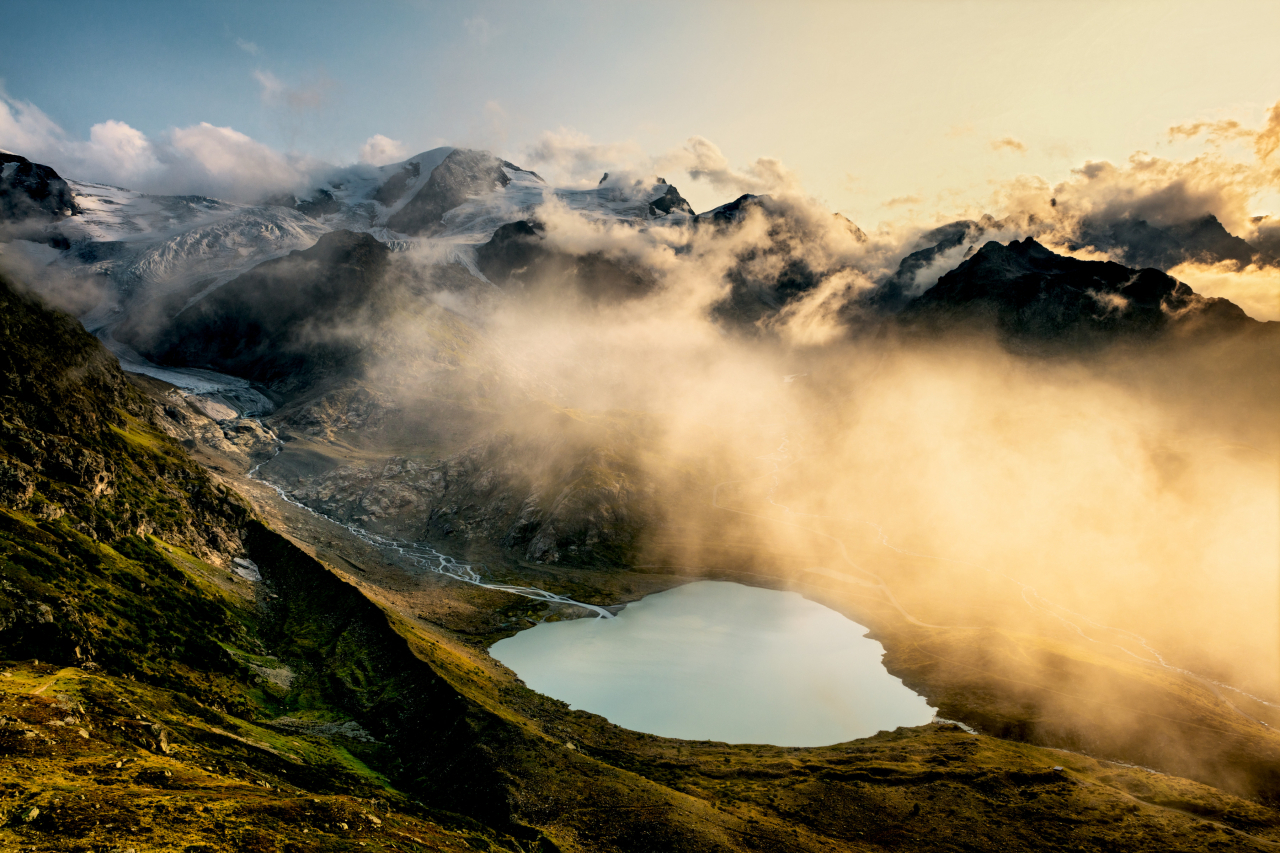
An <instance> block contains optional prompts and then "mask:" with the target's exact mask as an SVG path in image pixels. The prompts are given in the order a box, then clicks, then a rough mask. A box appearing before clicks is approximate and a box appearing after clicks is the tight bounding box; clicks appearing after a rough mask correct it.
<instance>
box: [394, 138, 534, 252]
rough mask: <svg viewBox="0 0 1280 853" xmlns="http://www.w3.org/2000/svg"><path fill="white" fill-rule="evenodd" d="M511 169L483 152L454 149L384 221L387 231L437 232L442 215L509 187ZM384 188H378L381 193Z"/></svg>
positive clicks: (510, 166) (405, 232)
mask: <svg viewBox="0 0 1280 853" xmlns="http://www.w3.org/2000/svg"><path fill="white" fill-rule="evenodd" d="M508 168H510V169H515V168H516V167H515V166H512V165H511V164H510V163H507V162H506V161H505V160H499V159H498V158H497V157H494V156H493V155H492V154H490V153H489V152H487V151H470V150H468V149H465V148H457V149H454V150H453V151H450V152H449V155H448V156H447V157H445V158H444V160H442V161H441V162H440V165H438V166H436V167H435V168H434V169H432V170H431V175H430V177H428V178H427V182H426V184H424V185H423V187H422V189H420V190H418V192H417V193H416V194H414V196H413V197H412V198H411V199H410V200H409V201H408V203H407V204H405V205H404V207H401V208H400V209H399V210H398V211H396V212H395V213H394V214H392V215H391V216H390V217H388V218H387V227H388V228H390V229H392V230H394V231H400V232H402V233H404V234H409V235H411V236H417V235H420V234H431V233H435V232H436V231H439V230H440V229H441V222H442V221H443V220H444V215H445V214H446V213H448V212H449V211H450V210H453V209H454V208H455V207H458V206H459V205H461V204H462V203H463V202H465V201H466V200H467V199H469V198H471V197H472V196H477V195H484V194H486V193H489V192H492V191H493V190H494V189H495V188H499V187H505V186H506V185H507V184H509V183H511V179H510V178H509V177H508V176H507V172H506V169H508ZM385 190H386V184H384V185H383V186H382V187H380V188H379V192H385Z"/></svg>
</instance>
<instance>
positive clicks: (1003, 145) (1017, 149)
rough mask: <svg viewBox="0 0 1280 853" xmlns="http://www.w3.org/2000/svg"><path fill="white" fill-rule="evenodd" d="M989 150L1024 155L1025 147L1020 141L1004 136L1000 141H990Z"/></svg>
mask: <svg viewBox="0 0 1280 853" xmlns="http://www.w3.org/2000/svg"><path fill="white" fill-rule="evenodd" d="M991 149H992V150H993V151H1013V152H1014V153H1016V154H1026V153H1027V146H1026V144H1025V143H1023V142H1021V141H1020V140H1017V139H1014V138H1013V137H1012V136H1005V137H1002V138H1000V139H993V140H991Z"/></svg>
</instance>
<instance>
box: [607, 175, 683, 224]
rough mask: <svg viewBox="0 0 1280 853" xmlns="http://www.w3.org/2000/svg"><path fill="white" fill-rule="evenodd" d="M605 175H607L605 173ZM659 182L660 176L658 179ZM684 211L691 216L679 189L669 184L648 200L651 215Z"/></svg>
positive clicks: (656, 215) (664, 214)
mask: <svg viewBox="0 0 1280 853" xmlns="http://www.w3.org/2000/svg"><path fill="white" fill-rule="evenodd" d="M605 177H608V174H607V173H606V175H605ZM658 180H659V181H660V182H661V181H662V179H661V178H659V179H658ZM677 210H678V211H684V212H685V213H687V214H689V215H690V216H693V215H694V213H693V207H692V206H691V205H690V204H689V202H687V201H685V198H684V196H682V195H680V191H679V190H677V189H676V188H675V187H674V186H671V185H670V184H668V185H667V191H666V192H665V193H663V194H662V195H660V196H658V197H657V198H655V199H654V200H653V201H651V202H649V215H650V216H653V217H658V216H666V215H667V214H669V213H671V212H673V211H677Z"/></svg>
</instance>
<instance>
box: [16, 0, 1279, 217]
mask: <svg viewBox="0 0 1280 853" xmlns="http://www.w3.org/2000/svg"><path fill="white" fill-rule="evenodd" d="M4 21H5V25H4V27H3V28H2V30H0V81H2V85H3V98H4V101H3V104H4V107H5V109H7V111H8V113H7V114H8V116H9V119H10V121H9V124H8V126H6V123H5V114H4V113H2V112H0V147H3V148H7V149H9V150H14V151H16V152H17V153H26V152H25V151H24V150H22V149H23V146H24V145H25V146H26V147H28V148H34V149H37V150H36V151H35V153H42V152H45V153H46V154H47V157H46V159H49V160H56V159H59V158H61V159H62V160H63V161H64V162H62V163H59V162H51V163H50V165H53V166H54V167H55V168H59V169H60V170H63V169H67V170H71V169H73V168H77V167H78V168H79V169H80V170H81V171H89V172H93V171H98V172H103V173H105V172H109V171H110V167H109V166H107V165H104V164H103V155H102V154H101V151H102V150H110V151H112V152H122V151H123V152H129V151H133V152H136V151H137V150H138V148H139V146H143V145H146V144H155V145H174V146H176V147H178V148H183V146H185V149H184V150H186V149H190V150H202V151H203V150H207V149H208V146H209V145H212V144H213V142H211V141H210V139H211V138H212V137H213V136H215V135H216V134H214V130H213V129H228V128H229V129H231V130H232V131H234V132H235V136H234V137H232V136H231V135H230V134H229V132H226V131H221V132H222V136H221V137H218V140H214V141H218V143H219V144H223V143H225V142H226V140H227V139H234V140H237V141H242V140H241V135H243V136H244V137H248V138H249V139H250V140H252V141H253V142H254V143H256V144H260V145H261V146H265V149H269V150H270V152H275V154H278V155H281V156H284V157H286V158H287V159H288V160H289V162H291V163H294V164H295V165H296V164H300V163H301V164H305V163H307V162H313V161H324V162H328V163H335V164H345V163H352V162H356V161H357V160H359V159H360V157H361V154H362V151H364V155H365V157H366V159H374V160H382V161H388V160H389V159H399V158H400V157H403V156H406V155H412V154H415V153H417V152H420V151H423V150H426V149H429V148H432V147H436V146H439V145H457V146H467V147H481V148H487V149H490V150H493V151H494V152H495V153H498V154H500V155H502V156H504V157H506V158H507V159H510V160H512V161H513V162H516V163H518V164H520V165H527V166H529V167H530V168H536V169H539V171H540V172H545V173H549V174H548V176H549V177H551V178H553V179H561V180H565V181H568V180H577V181H585V180H587V177H586V174H587V172H588V171H591V173H592V176H593V179H592V183H594V177H598V175H597V173H596V172H595V171H594V170H596V169H600V170H603V169H606V168H608V167H609V164H610V163H613V162H616V163H617V164H618V165H619V167H621V166H624V165H628V162H630V163H632V164H634V163H636V162H641V161H644V159H645V158H646V157H648V158H656V161H657V162H659V163H662V162H672V161H670V160H663V159H662V155H663V154H664V153H665V152H670V151H673V150H678V149H680V148H681V147H682V146H687V145H688V140H690V139H691V138H702V139H705V140H708V141H710V142H711V143H712V144H713V145H714V146H716V147H717V148H718V149H719V151H720V152H723V155H724V158H725V159H726V160H727V161H728V162H729V163H730V164H733V165H734V166H735V167H737V168H740V169H743V170H746V171H748V172H750V171H751V170H752V169H753V168H755V167H756V164H757V161H759V160H760V159H761V158H765V161H766V163H773V162H774V161H777V163H780V164H781V165H782V166H783V167H785V169H786V170H789V172H791V173H794V175H795V176H796V177H797V178H798V180H799V182H800V183H801V184H802V185H803V186H804V188H805V190H806V191H807V192H808V193H810V194H811V195H813V196H814V197H816V198H818V199H819V200H820V201H822V202H824V203H826V204H827V205H829V206H830V207H831V208H832V209H834V210H838V211H840V212H842V213H844V214H845V215H847V216H849V217H850V218H851V219H853V220H854V221H855V222H858V223H860V224H862V225H864V227H869V226H874V225H875V224H876V223H877V222H881V221H885V220H890V219H902V218H904V217H905V218H912V217H916V218H924V219H927V218H930V217H938V218H945V217H946V215H947V214H954V213H972V212H974V211H976V210H980V209H982V208H983V207H984V206H986V205H989V203H990V199H991V198H992V195H993V193H994V192H995V191H996V189H997V187H999V186H1000V185H1001V184H1002V183H1004V182H1008V181H1010V180H1013V179H1016V178H1017V177H1018V176H1019V175H1038V176H1040V177H1042V178H1044V179H1045V180H1047V181H1049V182H1055V181H1059V180H1063V179H1065V178H1067V177H1069V176H1070V174H1071V170H1072V169H1073V168H1079V167H1081V166H1082V165H1083V164H1084V163H1086V162H1087V161H1090V160H1095V161H1096V160H1108V161H1111V162H1114V163H1123V162H1124V161H1125V160H1126V159H1127V158H1129V157H1130V155H1132V154H1133V153H1134V152H1136V151H1146V152H1150V153H1152V154H1156V155H1159V156H1173V157H1177V156H1181V157H1191V156H1194V155H1195V153H1196V151H1195V150H1194V146H1195V145H1197V144H1200V143H1201V142H1202V140H1200V141H1197V140H1185V139H1182V140H1175V139H1171V138H1170V135H1169V133H1168V131H1169V128H1170V127H1172V126H1175V125H1182V124H1187V123H1190V122H1195V121H1203V120H1225V119H1235V120H1238V121H1240V122H1242V123H1243V124H1245V125H1247V126H1258V125H1259V124H1261V122H1262V121H1263V119H1264V118H1265V116H1266V114H1267V111H1268V110H1269V108H1270V107H1271V106H1272V105H1273V104H1275V103H1276V102H1277V101H1278V100H1280V50H1277V49H1276V38H1277V36H1278V35H1280V3H1274V2H1262V3H1248V2H1236V3H1229V2H1215V3H1206V2H1174V0H1161V2H1156V3H1147V2H1128V3H1093V2H1055V3H1050V2H993V0H984V1H983V2H960V0H951V2H937V0H935V2H893V3H889V2H841V3H837V2H790V3H786V4H781V3H751V2H734V3H718V2H690V0H681V2H645V3H621V2H576V1H575V2H569V1H568V0H565V1H564V2H541V3H501V2H474V3H461V2H459V3H443V2H410V0H387V2H381V3H333V2H329V3H326V2H306V3H294V2H252V3H242V2H219V3H173V2H128V0H122V2H114V3H101V2H59V0H41V2H25V0H8V2H6V4H5V15H4ZM22 110H26V113H25V116H26V119H27V124H26V125H24V127H26V128H27V129H28V131H29V130H30V128H31V127H32V126H34V124H33V122H34V123H35V124H40V126H41V127H42V128H43V130H42V131H41V132H42V133H44V134H45V137H49V138H56V139H55V142H56V143H57V144H55V145H52V147H49V146H45V148H41V147H40V146H41V143H39V142H37V141H33V137H31V136H30V134H29V133H28V134H27V135H25V136H24V135H22V134H21V133H19V132H18V131H15V130H13V125H14V122H15V121H16V119H15V117H16V116H18V115H19V113H20V112H21V111H22ZM202 123H207V124H208V125H210V126H211V127H212V129H203V124H202ZM95 126H96V127H98V128H105V130H99V131H98V132H97V135H96V136H95ZM6 127H8V130H6ZM192 129H203V130H202V131H201V132H202V133H203V134H204V135H203V136H201V135H200V133H198V132H197V131H196V130H192ZM184 130H186V131H188V132H187V133H186V134H185V135H182V132H183V131H184ZM6 134H7V135H6ZM175 134H177V135H175ZM45 137H42V138H45ZM90 143H94V144H96V145H97V149H95V150H97V151H98V153H97V154H96V155H92V156H91V154H90V153H86V152H89V148H87V147H86V146H88V145H89V144H90ZM245 144H246V145H247V144H248V143H245ZM77 146H79V147H77ZM103 146H106V149H103ZM200 146H204V147H203V148H202V147H200ZM68 152H72V153H68ZM75 152H78V154H77V153H75ZM73 154H74V156H73ZM161 156H163V155H161ZM263 156H267V155H266V154H264V155H263ZM95 157H96V159H95ZM268 159H269V158H268ZM264 162H266V161H264ZM117 172H119V170H117ZM130 174H131V173H129V172H127V171H126V172H124V173H113V174H111V175H106V174H102V175H97V176H95V175H93V174H80V173H77V172H76V171H70V175H71V177H83V178H89V179H97V180H106V179H108V178H111V177H114V178H116V179H117V180H122V179H123V178H127V177H129V176H130ZM138 174H141V172H138ZM665 177H667V178H668V179H669V180H671V181H672V182H673V183H675V184H677V186H678V187H679V189H680V190H681V192H682V193H683V194H684V195H685V196H686V197H688V198H689V199H690V201H691V202H692V203H693V206H694V208H695V209H696V210H699V211H701V210H705V209H708V208H710V207H712V206H714V205H716V204H720V203H722V202H724V201H728V200H729V198H727V197H725V189H724V187H722V186H716V185H714V184H713V182H710V181H707V180H697V179H694V178H691V177H690V176H689V175H688V174H674V175H666V176H665ZM178 189H180V187H179V188H178ZM1275 202H1276V199H1275V197H1274V195H1273V196H1271V197H1269V198H1264V199H1259V200H1258V201H1257V203H1258V204H1260V205H1263V206H1264V207H1265V206H1273V207H1276V208H1277V209H1276V210H1270V209H1267V210H1259V211H1257V212H1258V213H1280V204H1276V203H1275Z"/></svg>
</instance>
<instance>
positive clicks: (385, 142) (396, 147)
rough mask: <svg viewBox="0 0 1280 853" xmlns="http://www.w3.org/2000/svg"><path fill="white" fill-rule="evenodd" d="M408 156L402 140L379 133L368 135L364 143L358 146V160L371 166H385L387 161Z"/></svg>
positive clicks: (393, 161)
mask: <svg viewBox="0 0 1280 853" xmlns="http://www.w3.org/2000/svg"><path fill="white" fill-rule="evenodd" d="M408 156H409V151H408V149H406V148H405V147H404V143H403V142H401V141H400V140H398V139H391V138H389V137H386V136H383V135H382V134H381V133H375V134H374V135H373V136H370V137H369V138H368V139H366V140H365V141H364V145H361V146H360V162H361V163H368V164H370V165H371V166H385V165H386V164H387V163H395V162H397V161H399V160H403V159H404V158H406V157H408Z"/></svg>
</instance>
